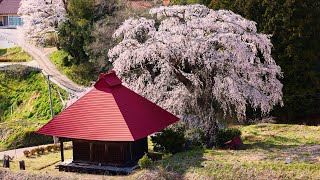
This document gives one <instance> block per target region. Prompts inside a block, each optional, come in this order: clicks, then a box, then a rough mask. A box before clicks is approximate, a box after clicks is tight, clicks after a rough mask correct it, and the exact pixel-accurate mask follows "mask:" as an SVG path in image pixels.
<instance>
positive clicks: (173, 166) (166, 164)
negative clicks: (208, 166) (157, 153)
mask: <svg viewBox="0 0 320 180" xmlns="http://www.w3.org/2000/svg"><path fill="white" fill-rule="evenodd" d="M204 152H205V149H203V148H193V149H191V150H188V151H185V152H180V153H177V154H174V155H171V156H169V157H167V158H164V159H163V160H160V161H158V162H157V163H156V165H157V166H155V168H154V169H153V170H154V171H160V172H162V173H164V172H165V173H169V174H170V173H173V174H175V176H177V175H178V176H179V177H180V178H183V176H184V175H185V174H186V172H187V171H188V170H189V169H192V168H204V166H203V165H202V162H204V161H205V160H206V159H205V158H204V157H203V155H204ZM158 174H159V173H158Z"/></svg>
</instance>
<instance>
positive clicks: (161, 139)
mask: <svg viewBox="0 0 320 180" xmlns="http://www.w3.org/2000/svg"><path fill="white" fill-rule="evenodd" d="M184 130H185V129H184V127H175V128H166V129H164V130H162V131H161V132H159V133H157V134H156V135H154V136H152V137H151V141H152V143H153V144H154V148H153V149H154V151H158V152H164V153H173V154H174V153H177V152H181V151H183V150H184V144H185V141H186V140H185V138H184Z"/></svg>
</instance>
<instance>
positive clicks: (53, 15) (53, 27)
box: [18, 0, 65, 45]
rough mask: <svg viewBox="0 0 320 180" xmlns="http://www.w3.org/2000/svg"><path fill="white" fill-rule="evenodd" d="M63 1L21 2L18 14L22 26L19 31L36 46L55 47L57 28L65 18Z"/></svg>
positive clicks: (30, 0)
mask: <svg viewBox="0 0 320 180" xmlns="http://www.w3.org/2000/svg"><path fill="white" fill-rule="evenodd" d="M64 2H65V1H63V0H21V2H20V8H19V10H18V14H20V15H21V17H22V20H23V25H22V27H20V31H21V32H22V34H23V36H24V37H26V39H27V40H29V41H31V42H33V43H35V44H36V45H55V44H54V43H56V42H50V41H56V40H57V39H56V38H57V36H56V33H57V28H58V25H59V23H60V22H62V21H63V20H64V17H65V6H64Z"/></svg>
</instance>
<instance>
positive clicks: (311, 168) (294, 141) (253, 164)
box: [0, 124, 320, 179]
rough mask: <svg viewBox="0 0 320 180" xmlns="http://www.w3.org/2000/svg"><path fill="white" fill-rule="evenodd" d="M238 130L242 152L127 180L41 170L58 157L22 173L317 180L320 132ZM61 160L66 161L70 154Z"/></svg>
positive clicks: (172, 160)
mask: <svg viewBox="0 0 320 180" xmlns="http://www.w3.org/2000/svg"><path fill="white" fill-rule="evenodd" d="M240 129H241V130H242V132H243V135H242V137H243V139H244V143H245V147H246V149H245V150H239V151H234V150H211V149H201V148H198V149H193V150H189V151H186V152H182V153H178V154H175V155H171V156H168V157H167V158H165V159H164V160H161V161H158V162H156V163H154V164H153V165H152V167H151V168H150V169H147V170H137V171H135V172H134V173H132V174H130V175H128V176H102V175H87V174H86V175H84V174H79V173H64V172H63V173H62V172H58V170H56V169H54V168H53V166H49V167H46V168H43V169H41V167H43V166H45V165H46V164H50V163H53V162H55V161H57V160H59V158H60V156H59V154H58V153H55V154H52V153H50V154H48V155H44V156H41V157H38V158H35V159H28V160H26V165H27V169H28V170H27V173H24V174H23V175H24V176H26V177H28V176H29V177H50V178H47V179H53V178H57V179H63V178H69V179H110V178H111V179H114V178H120V179H320V127H315V126H303V125H281V124H279V125H278V124H258V125H251V126H244V127H240ZM66 157H67V158H69V157H71V150H68V151H66ZM24 159H25V158H24ZM17 161H18V160H16V162H17ZM16 164H17V163H16ZM28 164H29V166H28ZM12 168H13V169H15V171H17V170H16V168H15V167H12ZM39 168H40V169H41V170H37V169H39ZM1 170H3V169H1V168H0V171H1ZM7 174H8V173H7ZM12 174H13V175H12ZM10 175H11V176H14V175H21V174H19V173H18V174H15V173H11V174H10ZM7 176H9V175H7ZM0 178H1V173H0Z"/></svg>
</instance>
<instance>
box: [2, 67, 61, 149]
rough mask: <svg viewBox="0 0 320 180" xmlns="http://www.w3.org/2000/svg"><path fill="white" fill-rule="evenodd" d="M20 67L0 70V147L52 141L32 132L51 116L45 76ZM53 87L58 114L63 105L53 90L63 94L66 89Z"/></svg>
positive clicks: (6, 147)
mask: <svg viewBox="0 0 320 180" xmlns="http://www.w3.org/2000/svg"><path fill="white" fill-rule="evenodd" d="M20 68H21V69H19V68H17V69H13V70H9V71H7V72H1V71H0V138H1V139H0V140H1V141H0V150H5V149H12V148H17V147H24V146H30V145H36V144H39V143H40V144H41V143H45V142H48V141H51V138H48V137H46V136H40V135H36V134H34V131H35V130H37V129H38V128H40V127H41V125H43V124H45V123H46V122H48V120H50V119H51V115H50V104H49V97H48V87H47V82H46V78H45V77H44V76H43V75H42V74H41V73H40V72H37V71H29V70H26V69H25V68H23V67H20ZM28 71H29V72H28ZM53 87H54V88H53V94H52V95H53V96H52V97H53V111H54V114H58V113H59V112H60V111H61V109H62V106H63V105H62V102H61V100H60V98H59V96H58V93H57V92H56V90H58V91H60V92H61V93H62V96H63V98H66V97H67V93H66V92H65V91H64V90H62V89H60V88H58V87H57V86H53ZM11 110H12V112H11ZM11 113H12V114H11Z"/></svg>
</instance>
